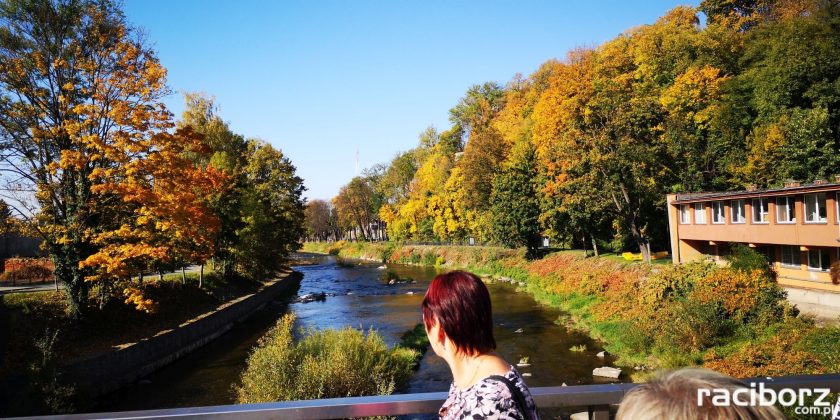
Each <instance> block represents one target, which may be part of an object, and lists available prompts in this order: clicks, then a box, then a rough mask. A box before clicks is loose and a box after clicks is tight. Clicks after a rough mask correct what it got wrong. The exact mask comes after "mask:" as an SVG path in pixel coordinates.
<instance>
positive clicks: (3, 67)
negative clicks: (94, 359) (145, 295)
mask: <svg viewBox="0 0 840 420" xmlns="http://www.w3.org/2000/svg"><path fill="white" fill-rule="evenodd" d="M0 21H2V25H1V26H0V142H2V143H0V147H2V149H3V154H2V163H3V167H2V169H3V171H4V175H5V176H4V178H5V180H6V181H7V183H8V187H9V188H8V189H9V190H12V191H24V192H25V191H28V190H31V191H34V192H35V195H34V202H33V200H28V199H27V198H28V197H15V198H18V199H19V200H17V202H16V204H15V206H14V208H15V210H16V212H17V213H18V214H20V215H21V216H22V217H26V218H29V219H31V220H32V221H33V222H34V223H32V225H33V226H34V227H35V229H37V231H38V232H39V234H40V235H41V236H42V237H43V239H44V247H45V248H46V249H47V251H48V252H49V254H50V256H51V257H52V259H53V262H54V264H55V275H56V277H57V279H58V280H59V281H61V282H63V283H64V284H65V285H66V291H67V295H68V298H69V302H70V312H71V316H73V317H79V315H80V314H81V311H82V309H83V306H84V304H85V302H86V300H87V295H88V283H87V282H86V281H85V280H86V279H88V278H91V279H92V278H101V276H103V275H105V274H107V273H109V272H112V271H110V270H111V268H109V266H111V264H112V263H113V264H114V266H113V267H116V268H117V270H116V272H119V271H120V270H122V269H123V268H125V264H128V263H125V262H124V261H123V262H121V261H120V259H121V258H129V259H135V260H137V259H144V258H147V257H148V258H158V257H160V256H162V253H163V249H164V248H165V246H162V245H160V244H159V243H154V241H152V236H153V235H152V234H151V233H149V232H144V231H143V229H141V228H140V226H139V225H146V226H148V225H149V224H150V223H161V224H162V226H163V225H168V224H169V223H171V222H172V221H171V220H170V219H169V218H170V217H175V218H176V219H177V220H176V221H175V222H174V223H176V224H180V223H181V222H184V221H186V220H187V219H189V218H190V217H192V216H195V214H192V216H191V215H190V213H191V212H192V211H193V210H197V207H192V205H193V204H195V202H194V201H192V200H188V202H186V203H183V206H182V205H177V206H176V207H174V208H173V209H172V210H169V209H165V208H164V207H165V206H166V204H167V202H168V203H172V204H177V202H178V201H179V200H178V198H176V197H177V192H173V193H176V195H175V196H172V197H167V195H166V193H167V192H170V191H168V188H169V187H165V186H161V189H157V187H156V186H154V185H153V183H154V182H156V180H153V178H152V177H154V176H167V175H173V176H175V177H176V178H177V177H181V176H183V177H187V178H193V177H196V178H201V176H202V174H203V173H204V171H203V170H202V169H198V168H196V171H195V172H194V171H192V170H188V172H189V173H188V174H183V175H180V174H163V173H160V172H158V170H157V169H153V168H151V167H149V165H148V164H147V163H144V161H156V162H159V163H167V164H168V163H171V162H172V161H174V162H176V163H180V162H179V161H178V159H177V157H176V156H175V155H176V154H178V153H180V152H181V151H183V150H185V149H190V148H192V147H193V145H195V141H194V137H193V136H192V134H191V133H189V132H176V133H171V132H170V131H169V130H170V129H172V128H173V124H172V120H171V114H170V113H169V112H168V111H167V110H166V108H165V107H164V105H163V104H162V102H161V98H162V97H163V96H164V95H166V94H168V93H169V91H168V90H167V88H166V85H165V76H166V70H165V69H164V68H163V67H162V66H161V65H160V63H159V62H158V59H157V57H156V56H155V54H154V51H152V50H151V49H150V48H149V47H148V46H147V45H146V44H145V41H144V40H143V38H142V37H141V36H140V35H139V34H138V32H137V31H135V30H134V29H133V28H131V27H130V26H129V25H128V24H127V23H126V21H125V18H124V16H123V14H122V12H121V11H120V10H119V8H118V6H117V5H116V4H115V3H113V2H110V1H70V0H58V1H36V0H32V1H10V2H2V3H0ZM195 152H197V153H200V148H196V149H195ZM204 185H205V184H204V183H203V182H202V183H200V184H198V185H197V188H199V189H200V188H202V187H203V186H204ZM158 192H159V193H161V194H158ZM197 193H198V191H197V190H191V191H189V194H197ZM182 210H183V211H184V213H178V214H174V213H172V211H178V212H180V211H182ZM132 217H138V218H139V220H137V219H134V220H132ZM201 220H203V219H201V218H199V219H194V220H192V221H191V222H197V221H201ZM167 229H168V228H164V229H163V230H164V231H166V230H167ZM173 229H174V231H178V232H180V234H183V235H189V234H191V233H190V231H189V230H181V229H180V228H173ZM174 231H173V232H174ZM123 234H128V236H130V239H128V240H127V241H126V243H122V244H121V239H120V237H122V236H123ZM150 241H151V243H150ZM199 242H203V237H202V239H201V240H199ZM106 249H107V251H106ZM93 256H96V257H94V258H92V257H93ZM83 261H87V263H86V264H81V263H82V262H83Z"/></svg>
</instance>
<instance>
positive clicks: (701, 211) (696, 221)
mask: <svg viewBox="0 0 840 420" xmlns="http://www.w3.org/2000/svg"><path fill="white" fill-rule="evenodd" d="M697 207H700V209H698V208H697ZM698 214H700V215H702V216H703V217H702V218H699V219H698V218H697V215H698ZM707 223H708V222H707V221H706V203H704V202H701V203H694V224H696V225H705V224H707Z"/></svg>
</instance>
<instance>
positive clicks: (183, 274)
mask: <svg viewBox="0 0 840 420" xmlns="http://www.w3.org/2000/svg"><path fill="white" fill-rule="evenodd" d="M181 283H183V284H187V270H186V268H185V267H184V266H183V265H182V266H181Z"/></svg>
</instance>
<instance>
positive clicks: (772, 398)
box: [697, 383, 840, 420]
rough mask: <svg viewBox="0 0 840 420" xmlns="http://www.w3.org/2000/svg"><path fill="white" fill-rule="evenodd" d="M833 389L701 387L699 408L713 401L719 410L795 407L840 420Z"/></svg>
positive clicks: (751, 386)
mask: <svg viewBox="0 0 840 420" xmlns="http://www.w3.org/2000/svg"><path fill="white" fill-rule="evenodd" d="M830 394H831V390H830V389H828V388H813V389H808V388H801V389H791V388H782V389H779V390H775V389H770V388H766V387H765V386H764V383H758V384H755V383H752V384H750V387H749V388H737V389H727V388H700V389H698V390H697V405H699V406H703V405H704V404H708V403H709V401H711V404H712V405H714V406H718V407H729V406H733V405H734V406H740V407H747V406H770V405H775V404H778V405H781V406H782V407H794V412H795V413H796V414H820V415H824V416H827V415H832V418H834V419H838V420H840V413H838V410H840V401H837V404H836V405H834V404H832V403H833V401H831V398H830Z"/></svg>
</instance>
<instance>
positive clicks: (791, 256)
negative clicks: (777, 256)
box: [782, 245, 800, 268]
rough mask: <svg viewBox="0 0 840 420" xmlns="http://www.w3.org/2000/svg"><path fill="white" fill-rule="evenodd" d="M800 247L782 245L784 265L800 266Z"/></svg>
mask: <svg viewBox="0 0 840 420" xmlns="http://www.w3.org/2000/svg"><path fill="white" fill-rule="evenodd" d="M799 264H800V261H799V247H796V246H788V245H783V246H782V265H783V266H785V267H793V268H799Z"/></svg>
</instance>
